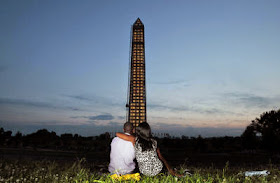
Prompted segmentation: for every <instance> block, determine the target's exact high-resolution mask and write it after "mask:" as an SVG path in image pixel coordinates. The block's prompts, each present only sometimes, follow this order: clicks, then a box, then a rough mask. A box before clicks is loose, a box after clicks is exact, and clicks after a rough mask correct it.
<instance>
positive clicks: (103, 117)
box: [71, 114, 115, 121]
mask: <svg viewBox="0 0 280 183" xmlns="http://www.w3.org/2000/svg"><path fill="white" fill-rule="evenodd" d="M71 118H73V119H77V118H85V119H89V120H91V121H97V120H113V119H115V117H114V116H113V115H112V114H101V115H95V116H72V117H71Z"/></svg>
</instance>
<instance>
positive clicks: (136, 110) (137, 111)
mask: <svg viewBox="0 0 280 183" xmlns="http://www.w3.org/2000/svg"><path fill="white" fill-rule="evenodd" d="M130 44H131V45H130V47H131V48H130V49H131V52H130V57H131V58H130V63H129V65H130V66H129V67H130V73H129V81H128V83H129V86H128V89H129V91H128V97H127V100H128V101H127V104H126V107H127V118H126V120H127V121H129V122H130V123H132V124H133V126H135V127H136V126H138V125H139V123H142V122H146V120H147V119H146V80H145V42H144V24H143V23H142V22H141V20H140V19H139V18H138V19H137V20H136V21H135V22H134V24H133V26H132V30H131V43H130Z"/></svg>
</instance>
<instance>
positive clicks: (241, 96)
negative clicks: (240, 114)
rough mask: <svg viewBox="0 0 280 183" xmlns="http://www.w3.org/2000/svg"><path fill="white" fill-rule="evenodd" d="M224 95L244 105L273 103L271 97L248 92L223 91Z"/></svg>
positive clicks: (259, 105) (263, 105)
mask: <svg viewBox="0 0 280 183" xmlns="http://www.w3.org/2000/svg"><path fill="white" fill-rule="evenodd" d="M224 96H225V97H227V98H229V99H230V100H233V101H234V103H238V104H242V105H244V106H245V107H261V108H262V107H268V106H270V105H271V104H272V103H273V100H272V98H268V97H261V96H257V95H254V94H248V93H238V92H237V93H225V94H224Z"/></svg>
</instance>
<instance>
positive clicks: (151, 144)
mask: <svg viewBox="0 0 280 183" xmlns="http://www.w3.org/2000/svg"><path fill="white" fill-rule="evenodd" d="M123 130H124V133H116V136H117V137H115V138H114V139H113V140H112V143H111V153H110V164H109V168H108V170H109V172H110V173H111V174H119V175H124V174H131V173H136V171H137V170H135V162H134V159H135V157H136V160H137V163H138V167H139V171H140V173H142V174H143V175H146V176H155V175H157V174H159V173H161V172H162V169H163V164H164V165H165V166H166V168H167V170H168V172H169V173H170V174H171V175H173V176H181V175H179V174H177V173H175V172H174V171H173V169H172V168H171V167H170V166H169V165H168V163H167V161H166V160H165V159H164V158H163V156H162V155H161V153H160V150H159V148H158V146H157V141H156V140H155V139H153V137H152V133H151V128H150V125H149V124H148V123H146V122H144V123H140V124H139V126H138V127H137V128H136V137H135V136H133V135H132V133H133V126H132V124H131V123H129V122H126V123H125V124H124V128H123Z"/></svg>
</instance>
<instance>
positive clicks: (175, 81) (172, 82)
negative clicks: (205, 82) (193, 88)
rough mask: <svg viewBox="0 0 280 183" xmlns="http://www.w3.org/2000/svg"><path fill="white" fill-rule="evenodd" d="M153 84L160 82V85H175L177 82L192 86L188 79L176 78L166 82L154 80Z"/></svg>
mask: <svg viewBox="0 0 280 183" xmlns="http://www.w3.org/2000/svg"><path fill="white" fill-rule="evenodd" d="M151 84H158V85H175V84H182V85H184V86H190V84H189V81H188V80H174V81H164V82H152V83H151Z"/></svg>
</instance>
